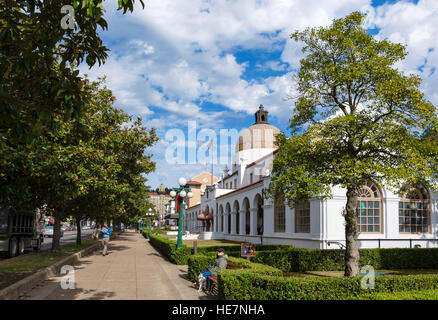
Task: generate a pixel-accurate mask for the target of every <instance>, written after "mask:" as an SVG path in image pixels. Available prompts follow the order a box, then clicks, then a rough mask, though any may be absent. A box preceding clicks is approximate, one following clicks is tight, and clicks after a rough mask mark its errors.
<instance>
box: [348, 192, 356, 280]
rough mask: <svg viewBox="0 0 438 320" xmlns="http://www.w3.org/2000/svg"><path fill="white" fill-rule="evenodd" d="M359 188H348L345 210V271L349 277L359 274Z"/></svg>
mask: <svg viewBox="0 0 438 320" xmlns="http://www.w3.org/2000/svg"><path fill="white" fill-rule="evenodd" d="M356 208H357V189H355V188H348V189H347V206H346V210H345V211H346V212H345V241H346V248H345V272H344V275H345V276H347V277H354V276H358V275H359V248H358V246H357V236H358V232H357V212H356Z"/></svg>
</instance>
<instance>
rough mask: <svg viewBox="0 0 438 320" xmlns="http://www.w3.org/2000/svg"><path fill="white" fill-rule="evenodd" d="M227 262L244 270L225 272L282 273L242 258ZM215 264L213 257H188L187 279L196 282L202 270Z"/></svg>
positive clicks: (233, 258)
mask: <svg viewBox="0 0 438 320" xmlns="http://www.w3.org/2000/svg"><path fill="white" fill-rule="evenodd" d="M228 261H229V262H231V263H233V264H236V265H238V266H241V267H244V268H245V269H244V270H240V269H236V270H226V271H231V272H243V271H245V273H257V274H265V275H266V274H269V275H277V276H280V275H282V274H283V273H282V272H281V270H278V269H277V268H274V267H271V266H267V265H264V264H259V263H253V262H249V261H248V260H246V259H242V258H235V257H228ZM214 262H215V255H212V254H209V255H195V256H191V257H189V259H188V261H187V263H188V265H189V268H188V276H189V279H190V280H191V281H193V282H197V281H198V275H199V273H200V272H201V271H202V270H205V269H206V268H207V267H208V266H212V265H214ZM223 271H225V270H221V271H219V272H218V274H219V273H221V272H223Z"/></svg>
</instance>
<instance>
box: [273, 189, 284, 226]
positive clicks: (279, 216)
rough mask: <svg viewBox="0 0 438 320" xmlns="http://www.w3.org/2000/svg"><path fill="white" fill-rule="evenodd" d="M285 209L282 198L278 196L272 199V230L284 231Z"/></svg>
mask: <svg viewBox="0 0 438 320" xmlns="http://www.w3.org/2000/svg"><path fill="white" fill-rule="evenodd" d="M285 211H286V209H285V206H284V198H283V197H279V198H278V199H277V200H275V201H274V232H285V231H286V213H285Z"/></svg>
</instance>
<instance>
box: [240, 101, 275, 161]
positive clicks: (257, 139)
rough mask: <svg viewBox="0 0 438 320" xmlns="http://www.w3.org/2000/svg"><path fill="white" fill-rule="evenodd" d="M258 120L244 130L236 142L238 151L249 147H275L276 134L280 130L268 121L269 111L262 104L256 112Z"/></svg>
mask: <svg viewBox="0 0 438 320" xmlns="http://www.w3.org/2000/svg"><path fill="white" fill-rule="evenodd" d="M255 119H256V122H255V124H253V125H252V126H250V127H249V128H247V129H245V130H243V132H242V134H241V135H240V136H239V139H238V141H237V143H236V153H237V152H239V151H243V150H248V149H264V148H275V145H274V141H275V135H277V134H278V133H280V130H279V129H278V128H277V127H275V126H273V125H271V124H269V123H268V112H267V111H265V110H264V109H263V106H262V105H260V107H259V110H258V111H257V112H256V113H255Z"/></svg>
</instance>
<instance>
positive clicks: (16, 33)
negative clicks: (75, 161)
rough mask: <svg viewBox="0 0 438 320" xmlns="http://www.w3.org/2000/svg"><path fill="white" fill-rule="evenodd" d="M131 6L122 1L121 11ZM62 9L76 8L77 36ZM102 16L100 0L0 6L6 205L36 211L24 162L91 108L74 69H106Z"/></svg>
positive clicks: (28, 0) (35, 0)
mask: <svg viewBox="0 0 438 320" xmlns="http://www.w3.org/2000/svg"><path fill="white" fill-rule="evenodd" d="M113 1H115V0H113ZM137 2H139V3H141V4H142V5H143V6H144V2H143V0H139V1H137ZM134 4H135V0H118V5H119V8H118V9H119V10H123V13H126V12H127V11H133V8H134ZM65 5H70V6H73V7H74V28H73V29H64V28H63V27H62V26H61V22H62V21H63V19H64V17H65V16H66V13H64V12H62V8H63V6H65ZM104 12H105V9H104V6H103V0H81V1H79V0H72V1H70V0H21V1H16V0H0V168H1V170H0V185H1V187H0V192H1V193H2V199H1V200H2V202H4V203H7V205H17V206H20V207H23V206H25V205H26V204H29V203H35V201H36V200H35V199H33V197H32V195H31V194H30V193H29V185H30V183H31V182H30V181H29V180H28V177H29V176H30V175H29V173H30V172H29V170H31V169H30V167H29V166H28V165H29V163H28V162H27V161H26V160H25V157H23V155H25V154H26V153H27V152H28V151H29V150H31V149H33V148H34V146H33V143H35V139H38V137H39V136H40V135H44V134H46V133H47V132H51V131H52V130H56V129H57V128H58V126H59V124H60V122H61V121H60V119H66V120H67V119H71V118H74V117H79V114H80V113H81V112H83V110H84V108H85V107H86V105H87V103H88V102H87V101H86V96H85V95H83V89H84V88H83V82H82V79H81V77H79V70H78V69H77V66H78V65H79V64H80V63H82V62H85V63H86V64H87V65H88V66H89V67H90V68H91V67H92V66H93V65H95V64H96V63H99V64H101V63H104V62H105V60H106V58H107V56H108V49H107V48H106V47H105V46H104V45H103V43H102V40H101V38H100V35H99V34H98V31H99V28H101V29H102V30H105V29H106V28H107V22H106V20H105V19H104ZM17 195H20V196H19V197H17Z"/></svg>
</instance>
